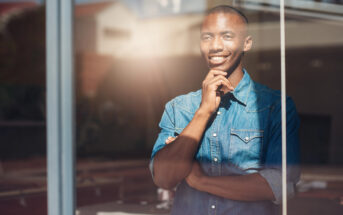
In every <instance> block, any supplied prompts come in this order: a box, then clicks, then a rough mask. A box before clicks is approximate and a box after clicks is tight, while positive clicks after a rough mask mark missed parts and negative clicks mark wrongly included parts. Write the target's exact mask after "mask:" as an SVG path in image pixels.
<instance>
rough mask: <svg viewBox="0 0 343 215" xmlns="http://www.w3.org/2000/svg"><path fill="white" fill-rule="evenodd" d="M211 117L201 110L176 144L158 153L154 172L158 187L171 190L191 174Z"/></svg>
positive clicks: (169, 145)
mask: <svg viewBox="0 0 343 215" xmlns="http://www.w3.org/2000/svg"><path fill="white" fill-rule="evenodd" d="M210 117H211V115H210V114H208V113H207V112H203V111H201V110H200V109H199V110H198V111H197V112H196V113H195V115H194V117H193V119H192V120H191V122H190V123H189V124H188V125H187V126H186V128H185V129H184V130H183V131H182V132H181V134H179V136H178V137H177V138H176V139H175V140H174V142H173V143H171V144H168V145H166V146H165V147H164V148H163V149H161V150H160V151H159V152H157V154H156V155H155V157H154V170H153V171H154V181H155V183H156V185H158V186H160V187H162V188H166V189H171V188H173V187H175V186H176V185H177V184H178V183H179V182H180V181H181V180H183V179H184V178H185V177H186V176H187V175H188V174H189V172H190V171H191V169H192V163H193V158H194V154H195V152H196V150H197V148H198V144H199V142H200V140H201V138H202V135H203V133H204V131H205V128H206V125H207V122H208V120H209V118H210Z"/></svg>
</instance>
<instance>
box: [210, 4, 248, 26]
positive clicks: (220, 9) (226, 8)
mask: <svg viewBox="0 0 343 215" xmlns="http://www.w3.org/2000/svg"><path fill="white" fill-rule="evenodd" d="M214 13H231V14H232V13H235V14H237V15H239V16H240V17H241V18H242V19H243V21H244V22H245V23H246V24H248V23H249V21H248V18H247V17H246V16H245V15H244V13H243V12H242V11H240V10H238V9H237V8H234V7H231V6H229V5H219V6H216V7H214V8H211V9H209V10H208V11H207V12H206V16H208V15H210V14H214Z"/></svg>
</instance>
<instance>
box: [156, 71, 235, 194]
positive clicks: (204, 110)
mask: <svg viewBox="0 0 343 215" xmlns="http://www.w3.org/2000/svg"><path fill="white" fill-rule="evenodd" d="M225 75H226V72H222V71H216V70H212V71H210V72H209V73H208V75H207V76H206V78H205V80H204V81H203V88H202V101H201V104H200V107H199V109H198V110H197V111H196V113H195V114H194V117H193V119H192V120H191V121H190V123H189V124H188V125H187V126H186V128H185V129H184V130H183V131H182V132H181V133H180V134H179V136H178V137H177V138H176V139H175V140H174V141H173V142H172V143H171V144H168V145H166V146H165V147H163V148H162V149H161V150H159V151H158V152H157V153H156V155H155V157H154V162H153V173H154V174H153V175H154V182H155V184H156V185H157V186H159V187H162V188H165V189H171V188H173V187H175V186H176V185H177V184H178V183H179V182H181V180H183V179H184V178H185V177H186V176H187V175H188V174H189V173H190V171H191V170H192V163H193V158H194V154H195V152H196V150H197V148H198V144H199V141H200V140H201V138H202V135H203V133H204V131H205V129H206V125H207V122H208V120H209V119H210V117H211V116H212V114H213V112H214V111H215V110H216V109H217V108H218V106H219V103H220V95H219V94H218V92H217V89H218V87H219V86H220V85H223V86H224V87H226V88H227V89H228V90H233V87H232V86H231V84H230V82H229V81H228V80H227V79H226V78H225Z"/></svg>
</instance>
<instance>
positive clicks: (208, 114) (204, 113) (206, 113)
mask: <svg viewBox="0 0 343 215" xmlns="http://www.w3.org/2000/svg"><path fill="white" fill-rule="evenodd" d="M211 115H212V113H211V112H209V111H206V110H204V109H203V108H199V109H198V110H197V111H196V112H195V115H194V116H195V117H199V118H204V119H207V120H208V119H209V118H210V117H211Z"/></svg>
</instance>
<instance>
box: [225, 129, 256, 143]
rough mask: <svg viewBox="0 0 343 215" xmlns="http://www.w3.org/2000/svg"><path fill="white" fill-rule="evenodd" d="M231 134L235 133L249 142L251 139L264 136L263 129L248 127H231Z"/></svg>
mask: <svg viewBox="0 0 343 215" xmlns="http://www.w3.org/2000/svg"><path fill="white" fill-rule="evenodd" d="M231 135H235V136H237V137H238V138H239V139H241V140H242V141H244V142H245V143H249V142H250V141H251V140H253V139H255V138H261V137H263V131H261V130H248V129H231Z"/></svg>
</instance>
